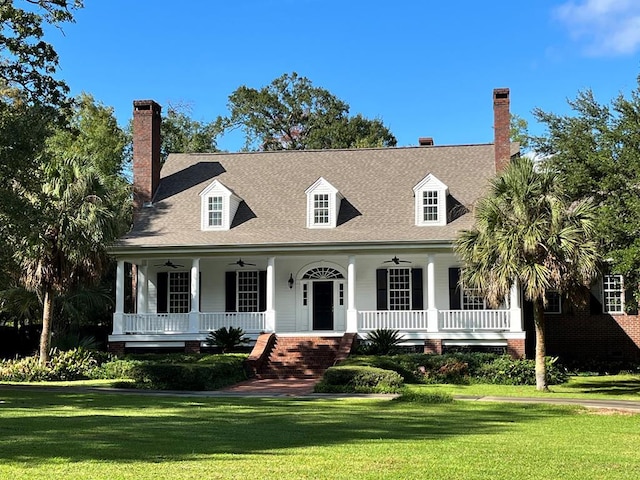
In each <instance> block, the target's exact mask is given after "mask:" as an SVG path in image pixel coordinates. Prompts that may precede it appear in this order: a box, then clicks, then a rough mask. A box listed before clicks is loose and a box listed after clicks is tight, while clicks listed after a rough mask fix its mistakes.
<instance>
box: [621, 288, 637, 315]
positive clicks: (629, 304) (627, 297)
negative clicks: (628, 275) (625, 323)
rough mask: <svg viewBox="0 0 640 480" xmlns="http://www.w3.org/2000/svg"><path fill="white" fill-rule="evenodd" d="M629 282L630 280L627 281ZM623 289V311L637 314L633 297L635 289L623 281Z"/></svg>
mask: <svg viewBox="0 0 640 480" xmlns="http://www.w3.org/2000/svg"><path fill="white" fill-rule="evenodd" d="M629 283H631V282H629ZM624 285H625V289H624V308H625V311H626V312H627V313H628V314H629V315H638V304H637V303H636V300H635V298H633V293H634V291H635V289H634V288H633V287H632V286H631V285H629V284H628V283H626V282H625V284H624Z"/></svg>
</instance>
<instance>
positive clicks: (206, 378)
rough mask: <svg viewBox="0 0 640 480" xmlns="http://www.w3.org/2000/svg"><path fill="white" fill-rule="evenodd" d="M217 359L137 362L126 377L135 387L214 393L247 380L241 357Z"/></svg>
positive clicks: (242, 357)
mask: <svg viewBox="0 0 640 480" xmlns="http://www.w3.org/2000/svg"><path fill="white" fill-rule="evenodd" d="M218 360H219V361H218V362H212V361H211V360H210V359H209V360H207V361H203V362H192V363H178V364H176V363H173V364H170V363H158V362H149V361H138V362H137V363H136V364H135V365H133V366H132V367H131V369H130V371H129V375H128V377H129V378H131V379H133V380H134V381H135V387H136V388H149V389H154V390H217V389H219V388H222V387H226V386H227V385H232V384H234V383H238V382H240V381H242V380H245V379H246V378H247V376H246V374H245V371H244V356H242V355H235V356H227V355H224V356H222V355H220V356H218Z"/></svg>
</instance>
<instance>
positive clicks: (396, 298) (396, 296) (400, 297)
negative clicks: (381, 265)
mask: <svg viewBox="0 0 640 480" xmlns="http://www.w3.org/2000/svg"><path fill="white" fill-rule="evenodd" d="M400 274H401V275H402V276H403V278H402V279H400V280H401V281H402V282H403V285H402V287H401V288H400V287H397V286H396V285H397V284H398V283H399V281H398V280H396V281H395V282H394V281H393V280H392V279H393V278H394V276H395V277H398V276H399V275H400ZM411 282H412V278H411V268H409V267H393V268H388V269H387V308H388V309H389V310H394V311H407V310H411V300H412V298H411V296H412V284H411ZM398 307H402V308H398ZM404 307H406V308H404Z"/></svg>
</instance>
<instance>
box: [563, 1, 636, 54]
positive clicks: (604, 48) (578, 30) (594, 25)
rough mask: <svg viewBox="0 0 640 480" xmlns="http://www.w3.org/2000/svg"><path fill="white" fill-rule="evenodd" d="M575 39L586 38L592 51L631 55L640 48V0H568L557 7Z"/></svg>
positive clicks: (587, 46) (586, 48)
mask: <svg viewBox="0 0 640 480" xmlns="http://www.w3.org/2000/svg"><path fill="white" fill-rule="evenodd" d="M554 16H555V18H556V19H558V20H559V21H560V22H562V23H563V24H565V25H566V27H567V28H568V30H569V34H570V35H571V37H572V38H573V39H575V40H580V41H582V40H584V41H586V42H587V43H586V46H585V51H586V53H588V54H590V55H597V56H608V55H630V54H633V53H635V52H636V51H638V50H639V49H640V2H639V1H638V0H579V1H574V0H572V1H568V2H565V3H563V4H562V5H560V6H559V7H557V8H556V9H555V10H554Z"/></svg>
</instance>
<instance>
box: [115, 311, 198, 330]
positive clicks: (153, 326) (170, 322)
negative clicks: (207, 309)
mask: <svg viewBox="0 0 640 480" xmlns="http://www.w3.org/2000/svg"><path fill="white" fill-rule="evenodd" d="M188 331H189V314H188V313H127V314H125V315H124V333H186V332H188Z"/></svg>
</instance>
